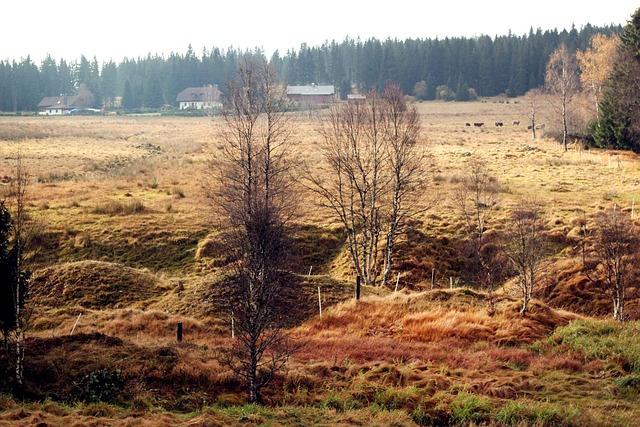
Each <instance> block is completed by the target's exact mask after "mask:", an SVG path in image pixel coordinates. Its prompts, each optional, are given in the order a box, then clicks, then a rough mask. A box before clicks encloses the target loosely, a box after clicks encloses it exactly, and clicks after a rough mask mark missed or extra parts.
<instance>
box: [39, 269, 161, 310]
mask: <svg viewBox="0 0 640 427" xmlns="http://www.w3.org/2000/svg"><path fill="white" fill-rule="evenodd" d="M165 288H166V287H165V286H164V283H163V282H162V281H161V280H160V279H159V278H157V277H156V276H154V275H153V274H151V273H149V272H148V271H145V270H138V269H134V268H130V267H126V266H124V265H122V264H116V263H110V262H102V261H80V262H71V263H65V264H60V265H55V266H52V267H47V268H43V269H41V270H38V271H37V272H36V274H35V277H34V282H33V286H32V292H33V296H34V299H35V300H37V301H38V302H39V303H40V304H43V305H47V306H51V307H61V306H63V305H68V304H78V305H80V306H82V307H85V308H90V309H99V308H103V309H104V308H121V307H126V306H130V305H134V304H140V303H143V302H144V301H147V300H149V299H152V298H156V297H159V296H160V295H162V294H163V293H164V291H165V290H166V289H165Z"/></svg>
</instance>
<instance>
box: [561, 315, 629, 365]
mask: <svg viewBox="0 0 640 427" xmlns="http://www.w3.org/2000/svg"><path fill="white" fill-rule="evenodd" d="M638 336H640V321H634V322H616V321H613V320H608V321H597V320H581V321H575V322H571V323H570V324H568V325H567V326H565V327H562V328H558V329H557V330H556V331H555V332H554V334H553V335H552V336H551V340H553V341H555V342H559V343H562V344H565V345H567V346H569V348H571V350H573V351H576V352H579V353H580V354H582V355H583V358H584V360H585V361H591V360H602V361H605V362H613V363H616V364H618V365H620V367H621V368H622V369H624V370H625V371H626V372H628V373H633V374H638V373H640V340H638Z"/></svg>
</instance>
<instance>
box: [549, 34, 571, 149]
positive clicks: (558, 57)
mask: <svg viewBox="0 0 640 427" xmlns="http://www.w3.org/2000/svg"><path fill="white" fill-rule="evenodd" d="M545 88H546V89H547V91H549V92H550V93H551V94H552V95H553V96H552V98H551V100H552V102H551V106H552V107H553V109H554V110H555V111H556V113H557V114H559V115H560V118H561V122H562V147H563V148H564V151H567V149H568V138H569V125H568V120H569V104H570V103H571V100H572V98H573V96H574V95H575V94H576V93H578V91H579V89H580V79H579V76H578V63H577V60H576V57H575V55H574V54H572V53H571V52H569V49H568V48H567V45H565V44H564V43H562V44H561V45H560V46H559V47H558V48H557V49H556V50H555V51H554V52H553V53H552V54H551V57H550V58H549V62H548V63H547V70H546V73H545Z"/></svg>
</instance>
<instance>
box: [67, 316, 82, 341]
mask: <svg viewBox="0 0 640 427" xmlns="http://www.w3.org/2000/svg"><path fill="white" fill-rule="evenodd" d="M80 316H82V313H80V314H78V318H77V319H76V323H74V324H73V328H71V333H69V336H71V335H73V331H75V330H76V326H78V322H79V321H80Z"/></svg>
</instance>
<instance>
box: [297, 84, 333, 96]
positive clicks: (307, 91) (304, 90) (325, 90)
mask: <svg viewBox="0 0 640 427" xmlns="http://www.w3.org/2000/svg"><path fill="white" fill-rule="evenodd" d="M335 93H336V90H335V87H334V86H333V85H326V86H318V85H310V86H287V95H333V94H335Z"/></svg>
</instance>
